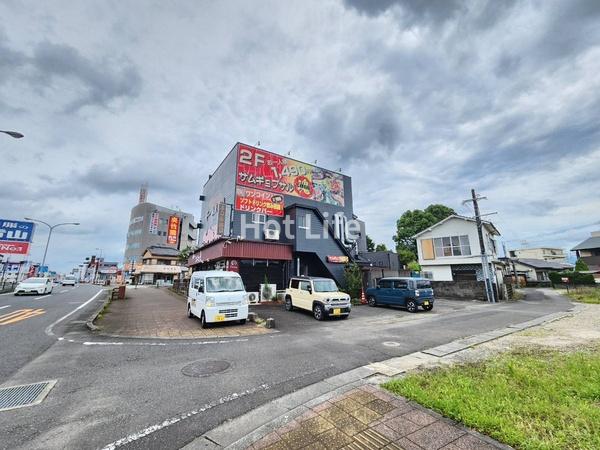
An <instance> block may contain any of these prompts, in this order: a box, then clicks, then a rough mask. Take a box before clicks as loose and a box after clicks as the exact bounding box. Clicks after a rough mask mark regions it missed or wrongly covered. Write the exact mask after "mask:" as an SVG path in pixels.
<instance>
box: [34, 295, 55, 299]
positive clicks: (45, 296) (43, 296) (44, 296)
mask: <svg viewBox="0 0 600 450" xmlns="http://www.w3.org/2000/svg"><path fill="white" fill-rule="evenodd" d="M47 297H52V294H48V295H42V296H41V297H36V298H34V300H39V299H42V298H47Z"/></svg>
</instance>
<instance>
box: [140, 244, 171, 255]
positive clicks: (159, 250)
mask: <svg viewBox="0 0 600 450" xmlns="http://www.w3.org/2000/svg"><path fill="white" fill-rule="evenodd" d="M146 252H150V253H151V254H152V255H154V256H179V250H177V249H176V248H173V247H163V246H162V245H151V246H150V247H148V248H147V249H146ZM144 253H145V252H144Z"/></svg>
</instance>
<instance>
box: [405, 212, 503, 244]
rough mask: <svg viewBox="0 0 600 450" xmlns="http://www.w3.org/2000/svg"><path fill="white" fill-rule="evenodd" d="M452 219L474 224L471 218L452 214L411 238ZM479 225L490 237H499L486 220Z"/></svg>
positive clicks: (494, 228)
mask: <svg viewBox="0 0 600 450" xmlns="http://www.w3.org/2000/svg"><path fill="white" fill-rule="evenodd" d="M452 219H460V220H464V221H467V222H476V220H475V218H473V217H466V216H461V215H458V214H452V215H451V216H448V217H446V218H445V219H443V220H440V221H439V222H437V223H434V224H433V225H431V226H430V227H428V228H427V229H425V230H423V231H421V232H419V233H417V234H415V235H414V236H412V238H413V239H416V238H417V237H418V236H420V235H422V234H424V233H426V232H428V231H431V230H433V229H434V228H436V227H439V226H440V225H442V224H444V223H446V222H447V221H449V220H452ZM481 224H482V225H483V227H484V228H486V229H487V231H488V233H490V234H492V235H495V236H500V232H499V231H498V229H497V228H496V227H495V226H494V224H493V223H492V222H489V221H487V220H482V221H481Z"/></svg>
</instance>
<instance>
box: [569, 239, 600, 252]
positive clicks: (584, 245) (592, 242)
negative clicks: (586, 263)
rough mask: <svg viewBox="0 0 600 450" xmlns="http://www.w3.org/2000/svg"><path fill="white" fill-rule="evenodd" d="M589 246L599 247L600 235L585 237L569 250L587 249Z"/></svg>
mask: <svg viewBox="0 0 600 450" xmlns="http://www.w3.org/2000/svg"><path fill="white" fill-rule="evenodd" d="M591 248H600V236H592V237H590V238H587V239H586V240H585V241H583V242H582V243H581V244H577V245H576V246H575V247H573V248H572V249H571V250H588V249H591Z"/></svg>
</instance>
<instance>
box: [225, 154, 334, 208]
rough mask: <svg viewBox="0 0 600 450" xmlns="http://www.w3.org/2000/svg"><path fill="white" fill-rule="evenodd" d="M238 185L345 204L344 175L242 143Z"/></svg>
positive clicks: (238, 166)
mask: <svg viewBox="0 0 600 450" xmlns="http://www.w3.org/2000/svg"><path fill="white" fill-rule="evenodd" d="M236 179H237V181H236V183H237V185H239V186H247V187H252V188H257V189H262V190H265V191H268V192H273V193H277V194H285V195H293V196H295V197H302V198H306V199H309V200H314V201H316V202H324V203H329V204H331V205H335V206H344V177H343V176H342V175H340V174H339V173H335V172H331V171H329V170H325V169H322V168H320V167H316V166H313V165H310V164H307V163H303V162H300V161H296V160H294V159H289V158H284V157H283V156H281V155H277V154H275V153H271V152H267V151H265V150H260V149H257V148H254V147H250V146H247V145H243V144H240V146H239V151H238V161H237V177H236Z"/></svg>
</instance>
